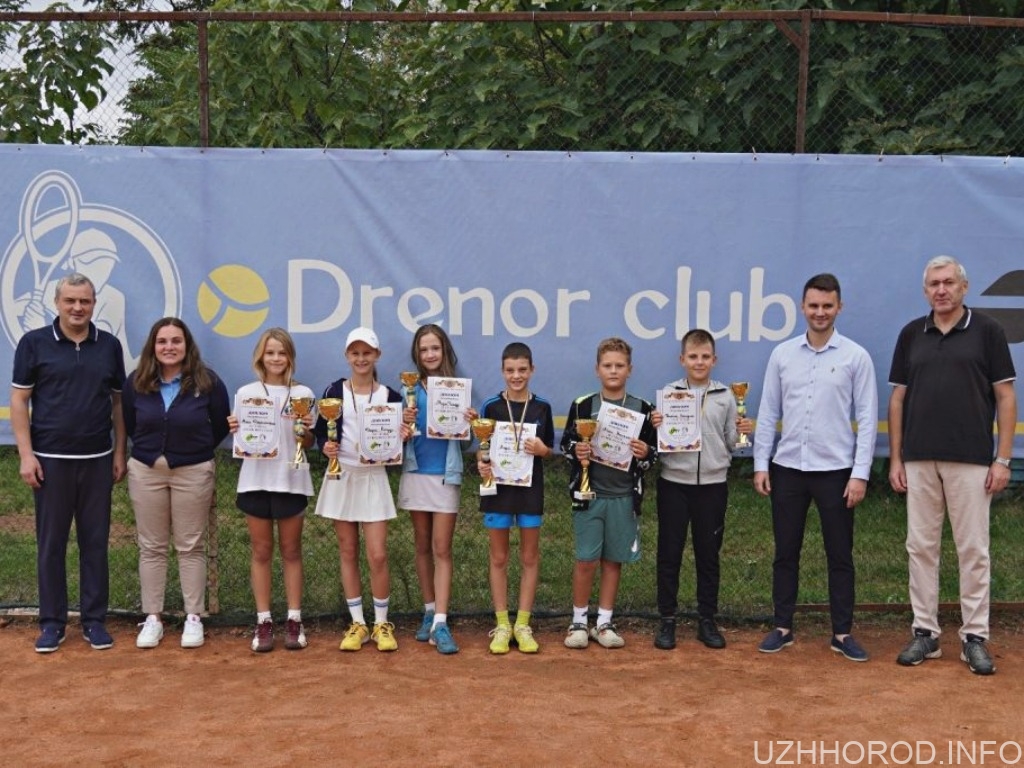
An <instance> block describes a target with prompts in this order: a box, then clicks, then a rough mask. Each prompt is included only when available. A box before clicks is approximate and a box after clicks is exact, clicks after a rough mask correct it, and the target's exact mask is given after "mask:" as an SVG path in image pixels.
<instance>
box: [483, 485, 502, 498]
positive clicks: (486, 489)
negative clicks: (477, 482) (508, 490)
mask: <svg viewBox="0 0 1024 768" xmlns="http://www.w3.org/2000/svg"><path fill="white" fill-rule="evenodd" d="M480 495H481V496H497V495H498V486H496V485H481V486H480Z"/></svg>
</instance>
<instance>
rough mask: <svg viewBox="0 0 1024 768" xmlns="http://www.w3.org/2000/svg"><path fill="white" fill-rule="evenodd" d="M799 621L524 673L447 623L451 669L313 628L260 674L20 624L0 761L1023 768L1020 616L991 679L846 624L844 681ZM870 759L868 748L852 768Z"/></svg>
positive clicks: (545, 630) (241, 655)
mask: <svg viewBox="0 0 1024 768" xmlns="http://www.w3.org/2000/svg"><path fill="white" fill-rule="evenodd" d="M798 619H800V623H799V624H798V629H797V642H796V643H795V644H794V645H793V646H792V647H790V648H787V649H786V650H784V651H783V652H781V653H778V654H775V655H771V656H769V655H766V654H761V653H758V652H757V651H756V645H757V642H758V641H759V640H760V638H761V635H762V629H761V628H760V627H743V628H735V627H728V626H726V627H725V628H724V629H725V634H726V638H727V640H728V642H729V645H728V647H727V648H726V649H724V650H722V651H711V650H707V649H705V648H704V647H703V646H701V645H699V644H698V643H697V641H696V640H695V639H694V632H693V628H692V627H687V626H686V625H684V626H683V627H682V628H681V630H680V643H679V645H678V647H677V648H676V650H674V651H669V652H665V651H659V650H656V649H655V648H654V647H653V646H652V634H651V633H652V631H653V623H651V622H642V621H638V620H630V621H624V622H621V623H620V629H622V630H623V634H624V636H625V638H626V643H627V645H626V647H625V648H623V649H619V650H606V649H604V648H601V647H598V646H597V645H595V644H593V643H592V644H591V646H590V647H589V648H588V649H586V650H584V651H571V650H569V649H566V648H564V647H562V645H561V640H562V632H563V627H562V622H561V621H555V620H545V621H543V622H540V623H539V624H538V625H537V629H538V631H537V637H538V640H539V641H540V643H541V652H540V653H539V654H537V655H535V656H526V655H523V654H519V653H518V652H516V651H515V650H513V651H512V652H511V653H510V654H509V655H508V656H503V657H498V656H492V655H490V654H489V653H488V651H487V643H488V638H487V629H488V627H487V626H484V625H481V624H479V623H477V622H459V623H457V624H455V625H454V630H455V634H456V638H457V640H458V641H459V643H460V645H461V652H460V653H458V654H457V655H455V656H449V657H442V656H440V655H439V654H438V653H437V652H436V651H435V650H434V649H433V648H430V647H429V646H427V645H424V644H420V643H416V642H415V641H414V640H413V639H412V631H413V629H414V627H413V625H412V624H411V623H407V624H406V623H403V624H400V625H399V627H398V630H399V634H398V638H399V643H400V648H399V650H398V652H397V653H391V654H383V653H379V652H377V650H376V649H375V648H374V647H373V646H372V645H368V646H366V647H365V648H363V650H362V651H360V652H358V653H350V654H345V653H340V652H339V651H338V650H337V647H338V642H339V640H340V636H341V626H340V625H339V624H336V623H334V622H324V623H322V624H320V625H315V626H313V627H310V628H309V629H311V631H310V632H309V635H310V645H309V647H308V648H307V649H305V650H303V651H300V652H287V651H285V650H283V649H282V648H281V647H280V644H279V645H278V648H277V649H275V650H274V652H272V653H269V654H264V655H257V654H254V653H251V652H250V651H249V650H248V643H249V640H248V637H249V636H248V633H247V631H246V630H243V629H230V628H213V629H208V630H207V637H206V645H205V646H204V647H203V648H201V649H197V650H194V651H183V650H182V649H181V648H180V647H178V633H177V632H176V631H175V632H169V633H168V635H167V636H166V637H165V639H164V641H163V642H162V643H161V645H160V647H159V648H157V649H154V650H151V651H140V650H137V649H136V648H135V646H134V637H135V626H134V624H131V623H129V622H127V621H115V622H111V624H110V629H111V632H112V634H113V635H114V638H115V641H116V645H115V646H114V648H113V649H111V650H108V651H93V650H92V649H90V648H89V647H88V645H86V644H85V642H83V641H82V640H81V637H80V634H79V632H78V626H77V624H72V625H70V626H69V633H68V639H67V642H66V643H65V644H64V645H63V646H62V647H61V649H60V651H58V652H57V653H53V654H49V655H40V654H36V653H34V652H33V649H32V642H33V640H34V638H35V635H36V626H35V623H34V622H33V621H32V620H30V619H21V618H18V619H13V620H11V619H4V620H3V623H4V624H5V626H3V628H2V629H0V669H2V672H0V682H2V690H3V696H2V697H0V721H2V722H3V724H4V726H3V733H4V738H3V761H4V763H5V764H7V765H38V766H57V765H68V764H72V763H74V764H79V765H93V766H97V765H98V766H132V765H192V766H195V765H260V766H284V765H299V764H321V765H345V764H360V765H375V766H406V765H409V766H412V765H416V766H470V765H505V766H531V765H559V766H577V765H579V766H583V765H590V766H598V765H616V764H626V765H641V764H642V765H651V766H746V765H757V764H758V762H760V763H761V764H783V765H785V764H791V765H795V764H798V763H797V759H798V758H797V754H796V751H795V750H796V745H795V744H794V745H792V746H789V747H787V746H786V745H785V743H784V742H788V741H793V742H797V741H799V742H800V743H801V746H802V748H803V749H804V750H805V751H804V752H803V754H802V755H801V756H800V758H799V760H800V762H799V764H801V765H849V764H857V765H886V764H889V765H893V764H897V763H902V764H915V760H914V759H911V760H910V761H909V762H908V761H907V757H908V756H912V755H910V752H909V750H911V749H918V750H919V754H920V755H921V756H922V757H923V758H929V756H930V753H929V752H928V749H929V747H928V746H927V744H926V743H930V744H931V745H932V748H934V755H931V756H932V757H933V760H932V763H931V764H934V765H939V764H946V765H949V764H951V761H950V760H949V756H950V751H949V750H950V749H952V756H953V761H952V764H956V765H990V766H991V765H1004V764H1014V763H1015V762H1019V763H1020V764H1022V765H1024V756H1021V754H1020V747H1019V745H1020V744H1024V715H1022V712H1021V701H1022V700H1024V650H1022V648H1024V638H1022V637H1021V627H1020V622H1019V617H1014V618H1013V619H1012V621H1008V620H1003V621H1001V622H1000V623H998V624H994V626H993V640H992V645H991V647H992V651H993V655H994V657H995V661H996V664H997V667H998V673H997V674H996V675H994V676H992V677H977V676H975V675H972V674H970V672H969V671H968V670H967V668H966V665H964V664H963V663H962V662H961V661H959V655H958V648H957V647H956V638H955V631H953V630H950V631H948V632H947V634H945V635H944V636H943V645H942V648H943V653H944V655H943V657H942V658H941V659H937V660H934V661H928V662H926V663H925V664H924V665H922V666H921V667H917V668H910V669H907V668H903V667H900V666H898V665H897V664H896V663H895V661H894V659H895V656H896V653H897V652H898V651H899V649H900V648H901V647H902V645H903V643H904V642H905V641H906V637H907V636H906V630H905V628H903V627H900V626H898V622H894V621H892V620H888V621H885V620H880V621H879V622H877V623H866V622H862V623H861V624H860V625H859V626H858V630H857V634H858V637H859V638H860V640H861V641H862V643H863V645H864V646H865V647H866V648H867V649H868V650H869V651H870V652H871V653H872V655H873V658H872V660H871V661H869V662H867V663H865V664H855V663H852V662H850V661H847V660H845V659H843V658H841V657H839V656H837V655H836V654H834V653H832V652H830V650H829V649H828V642H827V641H828V634H827V628H825V627H824V626H823V625H821V624H820V623H819V621H818V620H817V619H814V618H812V617H808V618H806V619H804V618H803V617H798ZM949 626H950V627H952V626H954V625H953V624H952V623H951V624H950V625H949ZM901 741H902V742H908V746H902V745H900V744H897V742H901ZM821 742H824V743H825V747H826V749H829V750H831V749H835V746H836V745H835V742H838V743H839V750H840V751H839V752H838V760H837V759H836V757H835V756H834V755H833V754H832V753H826V754H825V755H822V754H821V753H817V754H814V755H812V754H811V753H810V752H808V751H807V750H809V749H811V748H814V749H819V750H820V748H821ZM870 742H884V744H877V743H876V744H875V745H874V749H875V754H873V755H872V754H869V751H868V750H869V749H870V748H871V745H870V744H869V743H870ZM918 742H921V744H918ZM986 742H988V743H986ZM755 745H756V748H757V751H756V752H755ZM972 749H973V750H974V752H973V755H974V757H973V758H970V757H969V756H970V755H971V752H970V750H972ZM983 749H984V750H991V752H988V753H987V754H985V755H982V750H983ZM783 750H789V751H788V752H786V753H783ZM879 750H884V754H883V753H881V752H879ZM920 750H924V751H923V752H921V751H920ZM1000 752H1001V753H1002V759H1001V758H1000ZM844 757H845V759H844ZM972 759H973V762H972ZM787 761H791V762H787ZM884 761H887V762H884ZM922 762H923V761H922ZM918 764H920V763H918ZM926 764H927V763H926Z"/></svg>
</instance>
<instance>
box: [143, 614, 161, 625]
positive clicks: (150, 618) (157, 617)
mask: <svg viewBox="0 0 1024 768" xmlns="http://www.w3.org/2000/svg"><path fill="white" fill-rule="evenodd" d="M146 621H155V622H156V623H157V624H163V622H162V621H160V614H158V613H151V614H149V615H148V616H147V617H146Z"/></svg>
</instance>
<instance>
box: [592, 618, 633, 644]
mask: <svg viewBox="0 0 1024 768" xmlns="http://www.w3.org/2000/svg"><path fill="white" fill-rule="evenodd" d="M590 638H591V639H592V640H597V642H598V643H600V644H601V645H602V646H603V647H604V648H621V647H622V646H624V645H625V644H626V641H625V640H623V639H622V638H621V637H620V636H619V633H618V632H616V631H615V627H614V626H612V623H611V622H605V623H604V624H602V625H601V626H600V627H591V629H590Z"/></svg>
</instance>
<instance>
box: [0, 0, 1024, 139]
mask: <svg viewBox="0 0 1024 768" xmlns="http://www.w3.org/2000/svg"><path fill="white" fill-rule="evenodd" d="M274 5H275V7H281V6H282V5H284V4H282V3H276V4H274ZM306 5H308V6H309V7H310V8H314V7H315V8H319V7H320V6H323V7H324V8H326V7H328V6H329V4H328V3H326V2H311V3H307V4H306ZM383 5H384V6H387V4H386V3H385V4H383ZM335 7H336V6H335ZM29 19H31V20H29ZM0 25H2V27H0V32H2V33H3V40H4V41H5V42H4V44H3V48H2V49H0V93H3V95H4V99H3V103H2V104H0V140H4V141H20V142H36V141H42V142H51V143H54V142H72V143H91V142H99V143H121V144H144V145H171V146H232V147H235V146H249V147H251V146H267V147H270V146H275V147H349V148H358V147H373V148H380V147H391V148H446V149H452V148H472V149H489V148H490V149H524V150H561V151H597V150H613V151H661V152H690V151H700V152H816V153H837V152H841V153H850V152H855V153H869V154H876V153H883V152H884V153H889V154H913V153H956V154H984V155H999V156H1005V155H1019V154H1021V153H1022V150H1024V121H1022V120H1021V115H1022V111H1024V89H1021V88H1020V87H1019V82H1020V80H1021V78H1022V76H1024V44H1022V35H1024V20H1017V19H986V18H978V17H951V16H921V15H909V16H900V15H889V14H851V13H840V12H829V11H788V12H780V11H761V12H721V13H711V12H672V13H613V12H594V13H545V12H536V13H523V12H520V13H500V14H499V13H411V12H404V13H388V12H381V13H355V12H337V11H335V12H319V13H311V12H303V11H291V12H282V11H278V12H253V13H237V12H204V13H184V12H182V13H165V14H160V13H85V14H57V13H39V14H20V15H19V14H13V13H0Z"/></svg>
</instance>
